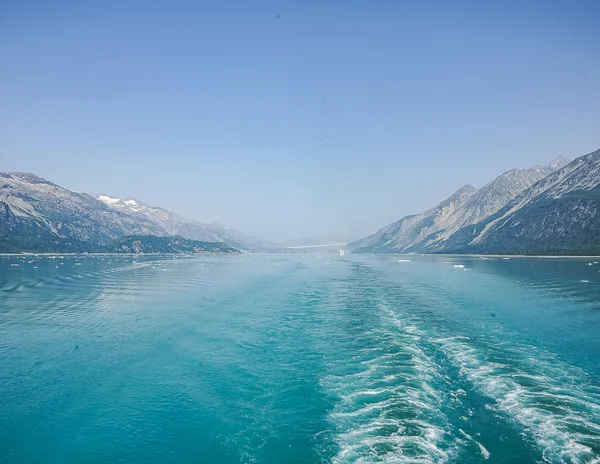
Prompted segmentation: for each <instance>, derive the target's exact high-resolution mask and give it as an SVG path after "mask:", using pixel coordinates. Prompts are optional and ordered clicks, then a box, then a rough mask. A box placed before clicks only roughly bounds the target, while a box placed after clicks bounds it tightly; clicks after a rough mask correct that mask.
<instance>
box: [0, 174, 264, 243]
mask: <svg viewBox="0 0 600 464" xmlns="http://www.w3.org/2000/svg"><path fill="white" fill-rule="evenodd" d="M134 235H141V236H156V237H166V236H174V235H179V236H182V237H184V238H186V239H190V240H198V241H203V242H220V243H227V244H229V245H232V246H233V247H235V248H240V249H245V250H248V249H258V248H259V247H262V246H267V244H268V242H266V241H261V240H260V239H257V238H255V237H250V236H246V235H244V234H242V233H240V232H237V231H233V230H230V229H228V228H227V227H224V226H220V225H218V224H202V223H199V222H196V221H192V220H189V219H184V218H182V217H180V216H178V215H177V214H175V213H173V212H171V211H168V210H166V209H163V208H159V207H152V206H149V205H147V204H145V203H143V202H141V201H140V200H137V199H135V198H127V199H124V200H121V199H119V198H114V197H110V196H108V195H100V196H99V197H97V198H95V197H93V196H91V195H88V194H86V193H79V192H73V191H71V190H68V189H66V188H63V187H61V186H59V185H56V184H54V183H52V182H49V181H47V180H45V179H43V178H41V177H39V176H36V175H35V174H30V173H20V172H13V173H8V172H0V252H20V251H42V252H43V251H47V252H50V251H101V250H104V249H105V247H107V246H109V245H110V244H112V243H113V242H114V241H115V240H118V239H121V238H123V237H127V236H134Z"/></svg>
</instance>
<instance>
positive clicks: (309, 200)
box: [0, 1, 600, 241]
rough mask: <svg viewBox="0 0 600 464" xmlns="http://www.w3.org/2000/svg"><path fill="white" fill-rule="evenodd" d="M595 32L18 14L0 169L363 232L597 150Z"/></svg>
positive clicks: (373, 10) (476, 13)
mask: <svg viewBox="0 0 600 464" xmlns="http://www.w3.org/2000/svg"><path fill="white" fill-rule="evenodd" d="M434 13H435V14H434ZM598 19H600V4H599V3H597V2H554V3H552V4H550V3H547V2H529V3H528V4H527V5H524V4H522V2H503V3H502V4H496V5H488V4H486V5H483V4H481V5H478V4H470V5H467V4H464V3H462V4H454V5H450V4H446V3H442V2H439V3H435V2H433V3H421V2H419V3H409V2H402V3H400V2H398V3H393V2H381V3H378V4H372V3H367V2H349V3H347V4H344V5H341V4H327V5H324V4H321V3H312V2H309V3H304V4H302V5H290V4H279V3H275V2H261V3H260V4H254V5H246V4H241V3H235V2H223V3H219V4H218V5H200V4H194V3H191V2H168V3H167V2H165V3H160V2H159V3H153V4H151V5H150V4H147V3H145V2H128V3H127V5H122V4H120V3H119V2H103V3H102V4H96V5H91V4H90V5H87V7H83V6H82V5H81V4H79V3H74V2H52V5H49V4H44V3H38V2H35V1H33V2H16V1H8V2H4V3H3V4H2V5H1V6H0V60H1V62H2V63H3V71H2V73H1V74H0V99H1V101H2V107H1V109H0V127H1V128H2V129H0V170H1V171H25V172H33V173H35V174H37V175H40V176H42V177H45V178H47V179H48V180H50V181H52V182H55V183H57V184H59V185H61V186H63V187H66V188H69V189H72V190H75V191H82V192H86V193H90V194H101V193H105V194H109V195H114V196H119V197H121V198H124V197H128V196H133V197H136V198H138V199H140V200H142V201H144V202H146V203H148V204H150V205H153V206H161V207H163V208H166V209H169V210H172V211H174V212H176V213H177V214H179V215H181V216H184V217H188V218H192V219H195V220H197V221H200V222H208V223H213V222H218V223H220V224H224V225H226V226H228V227H231V228H234V229H238V230H240V231H242V232H244V233H247V234H253V235H257V236H260V237H263V238H266V239H270V240H274V241H285V240H291V239H297V238H301V237H307V236H332V237H340V238H343V239H353V238H359V237H362V236H365V235H368V234H370V233H372V232H374V231H375V230H377V229H378V228H380V227H382V226H384V225H386V224H389V223H390V222H393V221H396V220H398V219H400V218H401V217H403V216H405V215H407V214H413V213H417V212H420V211H423V210H425V209H427V208H429V207H432V206H435V205H436V204H437V203H439V202H440V201H441V200H443V199H444V198H446V197H448V196H449V195H450V194H452V193H453V192H454V191H456V190H457V189H459V188H460V187H461V186H463V185H465V184H471V185H473V186H475V187H477V188H479V187H482V186H483V185H485V184H486V183H488V182H489V181H491V180H492V179H493V178H494V177H496V176H498V175H499V174H501V173H502V172H505V171H507V170H509V169H512V168H527V167H529V166H531V165H535V164H545V163H548V162H549V161H550V160H551V159H552V158H554V157H556V156H558V155H563V156H565V157H567V158H571V159H573V158H575V157H577V156H581V155H584V154H586V153H589V152H591V151H593V150H595V149H598V148H600V133H599V131H598V127H600V31H598V28H597V22H598Z"/></svg>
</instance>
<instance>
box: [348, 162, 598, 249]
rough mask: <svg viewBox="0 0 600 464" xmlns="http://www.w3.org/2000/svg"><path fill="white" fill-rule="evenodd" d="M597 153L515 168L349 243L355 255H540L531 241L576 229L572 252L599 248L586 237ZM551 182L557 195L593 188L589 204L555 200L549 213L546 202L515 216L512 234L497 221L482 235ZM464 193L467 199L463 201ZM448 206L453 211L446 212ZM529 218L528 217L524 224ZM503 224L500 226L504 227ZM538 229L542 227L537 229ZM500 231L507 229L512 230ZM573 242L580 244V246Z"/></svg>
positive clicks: (592, 214)
mask: <svg viewBox="0 0 600 464" xmlns="http://www.w3.org/2000/svg"><path fill="white" fill-rule="evenodd" d="M597 153H598V152H594V153H592V154H590V155H586V156H584V157H581V158H578V159H577V160H576V161H574V162H572V163H570V164H569V160H567V159H566V158H564V157H557V158H555V159H554V160H552V161H551V162H550V163H549V164H547V165H543V166H532V167H531V168H529V169H520V170H518V169H513V170H510V171H507V172H505V173H504V174H502V175H500V176H498V177H497V178H496V179H494V180H493V181H492V182H490V183H489V184H487V185H486V186H484V187H482V188H481V189H479V190H475V189H472V190H470V189H466V188H465V187H463V189H461V190H459V191H458V192H457V193H455V194H454V195H453V196H452V197H450V198H449V199H448V200H445V201H444V202H442V203H440V205H438V206H437V207H436V208H432V209H431V210H428V211H426V212H424V213H421V214H420V215H416V216H408V217H406V218H403V219H401V220H400V221H398V222H396V223H394V224H391V225H389V226H387V227H384V228H383V229H381V230H380V231H378V232H377V233H376V234H374V235H372V236H370V237H367V238H365V239H362V240H359V241H357V242H354V243H352V244H350V245H349V248H351V249H353V250H354V252H356V253H410V252H418V253H432V252H433V253H435V252H459V251H460V252H482V253H483V252H494V253H504V252H507V253H508V252H515V251H516V250H523V249H526V248H527V247H528V246H530V247H532V248H531V249H532V251H533V250H534V249H538V250H539V246H535V247H534V246H533V245H534V243H533V242H535V241H536V240H539V239H541V238H542V237H545V238H544V239H545V240H546V241H548V240H551V239H550V236H551V235H552V236H554V235H556V236H565V234H568V233H571V232H573V233H574V232H575V230H576V228H577V227H579V228H580V229H581V230H579V232H577V234H578V237H579V238H576V239H575V240H574V244H573V247H575V248H577V249H579V247H580V246H581V243H583V242H589V243H590V246H591V247H592V248H594V246H595V245H593V243H592V242H593V241H594V240H593V239H590V238H586V236H587V235H589V234H592V233H594V230H595V229H594V228H595V226H594V223H595V222H594V221H595V220H596V219H595V218H596V215H595V211H596V210H595V204H594V202H593V200H592V199H591V198H590V195H592V196H593V194H590V193H589V191H592V190H593V189H594V188H595V186H597V184H598V175H597V173H596V170H595V169H596V168H595V167H594V165H593V159H595V157H596V156H597ZM574 166H579V168H578V169H577V171H578V174H577V177H578V180H577V181H575V180H574V179H572V178H571V177H569V178H568V179H565V180H562V179H563V178H564V177H565V176H566V173H568V172H571V170H572V169H574ZM561 173H562V174H561ZM584 178H585V180H584ZM547 183H549V184H552V185H553V186H554V187H553V188H554V189H555V190H556V192H566V191H571V190H572V188H574V187H573V186H574V185H584V184H585V185H586V186H587V187H589V188H588V189H587V190H589V191H588V192H587V193H586V194H585V197H586V199H585V200H584V199H581V198H579V200H578V203H577V205H574V204H568V205H567V202H566V200H563V201H562V203H563V205H562V206H559V205H558V202H557V201H556V200H557V199H558V198H557V197H556V195H555V198H554V199H553V202H554V203H553V206H552V208H550V209H539V208H541V207H542V206H543V207H544V208H548V203H545V204H544V203H540V204H538V207H536V208H537V209H534V208H529V209H527V210H524V211H523V212H521V213H519V214H515V216H514V221H515V222H512V224H513V228H512V229H511V228H508V229H506V228H505V229H504V231H500V228H501V227H500V224H497V223H496V221H494V223H493V224H495V225H493V230H497V232H493V231H491V232H490V231H489V230H487V229H486V230H485V231H484V230H483V228H484V227H485V224H487V223H488V222H491V221H492V220H493V219H494V218H496V216H497V215H498V214H501V212H503V211H505V210H506V209H507V208H508V210H510V211H511V212H512V213H515V211H516V209H519V208H520V207H521V206H524V205H525V203H524V202H523V200H519V199H520V198H521V197H523V196H524V195H525V197H526V198H529V197H530V196H531V197H536V196H537V195H538V194H539V193H540V192H541V190H544V188H543V187H540V185H546V184H547ZM558 184H561V185H558ZM548 188H549V187H548ZM577 188H579V187H577ZM461 191H462V193H463V194H466V195H464V196H461V195H460V193H461ZM544 191H545V190H544ZM457 197H458V198H457ZM461 200H462V201H461ZM570 201H572V199H570V200H569V202H570ZM515 202H518V205H520V206H516V209H514V208H515V206H509V205H513V204H516V203H515ZM448 204H451V205H453V206H454V207H453V208H447V205H448ZM568 208H575V209H576V210H577V211H578V212H579V214H580V216H577V217H575V216H573V214H568V211H567V209H568ZM575 209H573V211H575ZM508 210H507V211H508ZM547 213H551V214H548V215H547V217H545V218H544V220H542V216H543V215H546V214H547ZM502 214H504V213H502ZM502 214H501V216H502ZM525 216H527V217H528V218H527V219H526V218H525ZM502 217H503V216H502ZM569 218H570V219H569ZM570 220H573V221H575V222H576V223H577V225H576V226H575V225H573V227H574V228H573V229H571V226H568V224H566V223H565V221H570ZM517 221H519V222H517ZM504 222H505V221H502V224H504ZM525 222H528V225H527V229H526V230H525V229H523V230H521V229H519V228H518V227H517V224H523V225H524V224H525ZM407 224H410V225H411V227H406V225H407ZM534 224H538V225H537V226H534ZM490 227H492V226H490ZM502 227H508V225H503V226H502ZM536 227H539V228H543V229H544V231H545V232H544V233H541V231H540V232H539V233H537V232H535V228H536ZM488 229H489V228H488ZM569 231H570V232H569ZM488 233H489V235H488ZM529 234H533V235H532V237H531V238H526V237H528V236H529ZM480 235H481V236H480ZM516 237H520V238H519V240H520V241H521V242H522V243H521V244H520V245H518V246H517V245H516V244H517V239H516ZM509 242H511V243H512V244H511V243H509ZM562 242H564V239H563V240H561V241H560V243H562ZM526 243H527V244H528V245H526ZM560 243H557V244H556V246H554V245H553V246H551V247H550V248H549V250H548V251H550V249H552V250H557V249H560V248H561V247H563V248H564V246H563V245H564V244H563V245H560ZM575 243H579V245H577V244H575ZM538 252H540V251H538Z"/></svg>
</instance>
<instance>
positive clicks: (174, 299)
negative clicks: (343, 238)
mask: <svg viewBox="0 0 600 464" xmlns="http://www.w3.org/2000/svg"><path fill="white" fill-rule="evenodd" d="M410 259H411V262H399V261H398V257H392V256H389V257H377V256H359V257H354V256H346V257H340V256H325V255H324V256H322V257H319V256H314V255H313V256H298V255H262V256H261V255H244V256H235V257H201V258H177V259H167V258H163V259H160V258H156V257H145V258H137V257H136V258H133V257H124V256H121V257H109V256H104V257H87V258H75V257H68V256H64V257H33V256H28V257H7V256H4V257H0V462H2V463H72V462H85V463H108V462H111V463H115V462H122V463H192V462H196V463H249V462H256V463H321V462H327V463H328V462H332V463H358V462H361V463H368V462H399V463H403V462H410V463H428V462H431V463H440V462H451V463H478V462H494V463H534V462H569V463H571V462H572V463H579V462H581V463H591V462H598V459H599V456H600V272H599V271H600V264H594V260H592V259H566V258H562V259H533V258H512V259H510V260H505V259H501V258H489V259H486V260H484V259H479V258H464V257H452V258H448V257H441V256H440V257H411V258H410ZM599 261H600V260H599ZM455 264H456V265H459V264H460V265H464V266H465V268H458V267H454V265H455ZM588 264H589V265H588Z"/></svg>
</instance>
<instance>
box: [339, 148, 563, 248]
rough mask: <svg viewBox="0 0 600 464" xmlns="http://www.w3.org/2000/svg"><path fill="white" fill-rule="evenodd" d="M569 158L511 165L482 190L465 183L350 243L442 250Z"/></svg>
mask: <svg viewBox="0 0 600 464" xmlns="http://www.w3.org/2000/svg"><path fill="white" fill-rule="evenodd" d="M568 161H569V160H568V159H566V158H564V157H557V158H555V159H553V160H552V161H551V162H550V163H548V164H547V165H536V166H532V167H530V168H528V169H511V170H509V171H506V172H505V173H503V174H501V175H500V176H498V177H497V178H495V179H494V180H492V181H491V182H490V183H488V184H487V185H485V186H484V187H482V188H480V189H479V190H476V189H475V188H474V187H471V186H464V187H462V188H461V189H460V190H458V191H457V192H456V193H454V194H453V195H452V196H451V197H450V198H448V199H447V200H445V201H443V202H442V203H440V204H439V205H438V206H436V207H435V208H432V209H430V210H428V211H425V212H424V213H421V214H418V215H415V216H407V217H405V218H403V219H401V220H400V221H398V222H396V223H393V224H390V225H389V226H386V227H384V228H383V229H380V230H379V231H378V232H376V233H375V234H374V235H372V236H370V237H367V238H365V239H362V240H359V241H357V242H353V243H351V244H349V245H348V247H349V248H350V249H353V250H354V252H356V253H409V252H436V251H440V250H442V249H444V248H445V244H446V241H447V240H448V239H449V238H450V237H451V236H452V235H453V234H455V233H456V232H457V231H459V230H460V229H462V228H463V227H466V226H469V225H472V224H476V223H478V222H480V221H482V220H484V219H485V218H487V217H489V216H491V215H493V214H495V213H496V212H497V211H499V210H500V209H502V208H503V207H504V206H505V205H506V204H507V203H509V202H510V201H512V200H513V199H514V198H515V197H517V196H518V195H519V194H521V192H523V191H524V190H525V189H527V188H529V187H530V186H531V185H533V184H534V183H535V182H537V181H539V180H541V179H543V178H545V177H546V176H548V175H549V174H551V173H553V172H554V171H555V170H556V169H558V168H560V167H562V166H564V165H565V164H566V163H568Z"/></svg>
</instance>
